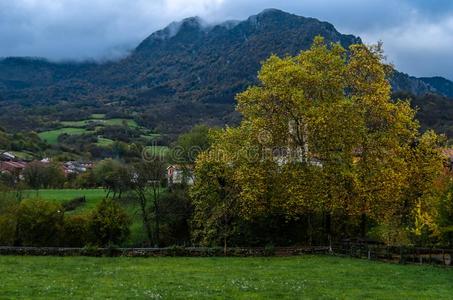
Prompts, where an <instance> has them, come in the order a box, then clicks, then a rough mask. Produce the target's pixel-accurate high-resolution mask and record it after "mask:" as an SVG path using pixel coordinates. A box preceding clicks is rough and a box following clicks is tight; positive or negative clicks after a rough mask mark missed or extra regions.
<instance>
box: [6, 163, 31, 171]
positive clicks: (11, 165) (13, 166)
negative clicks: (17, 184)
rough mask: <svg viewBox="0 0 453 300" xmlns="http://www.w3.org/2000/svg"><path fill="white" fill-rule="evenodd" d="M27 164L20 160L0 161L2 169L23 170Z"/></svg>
mask: <svg viewBox="0 0 453 300" xmlns="http://www.w3.org/2000/svg"><path fill="white" fill-rule="evenodd" d="M26 166H27V163H25V162H19V161H2V162H0V171H13V170H23V169H25V167H26Z"/></svg>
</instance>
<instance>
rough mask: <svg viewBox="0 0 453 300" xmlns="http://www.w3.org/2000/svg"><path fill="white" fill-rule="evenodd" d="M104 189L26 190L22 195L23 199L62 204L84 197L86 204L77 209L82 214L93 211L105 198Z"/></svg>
mask: <svg viewBox="0 0 453 300" xmlns="http://www.w3.org/2000/svg"><path fill="white" fill-rule="evenodd" d="M106 194H107V193H106V191H105V190H104V189H45V190H26V191H24V192H23V193H22V197H23V198H39V199H43V200H46V201H52V202H58V203H64V202H67V201H69V200H72V199H74V198H79V197H85V198H86V203H85V204H84V205H83V206H82V207H80V208H78V209H77V212H83V211H87V210H90V209H93V208H94V207H95V206H96V204H97V203H98V202H100V201H101V200H102V199H103V198H105V196H106Z"/></svg>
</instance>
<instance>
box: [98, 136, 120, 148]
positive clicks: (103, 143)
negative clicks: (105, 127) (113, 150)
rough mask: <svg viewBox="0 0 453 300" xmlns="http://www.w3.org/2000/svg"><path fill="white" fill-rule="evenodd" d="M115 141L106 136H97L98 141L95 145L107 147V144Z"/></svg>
mask: <svg viewBox="0 0 453 300" xmlns="http://www.w3.org/2000/svg"><path fill="white" fill-rule="evenodd" d="M114 142H115V141H113V140H111V139H106V138H103V137H98V141H97V143H96V145H98V146H100V147H108V146H111V145H112V144H113V143H114Z"/></svg>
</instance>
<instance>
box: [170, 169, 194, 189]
mask: <svg viewBox="0 0 453 300" xmlns="http://www.w3.org/2000/svg"><path fill="white" fill-rule="evenodd" d="M167 181H168V185H169V186H171V185H174V184H187V185H193V182H194V175H193V168H192V166H182V165H170V166H168V168H167Z"/></svg>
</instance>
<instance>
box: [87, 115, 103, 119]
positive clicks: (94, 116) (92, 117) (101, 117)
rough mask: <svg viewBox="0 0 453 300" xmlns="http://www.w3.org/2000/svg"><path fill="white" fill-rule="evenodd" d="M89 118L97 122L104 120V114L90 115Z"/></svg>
mask: <svg viewBox="0 0 453 300" xmlns="http://www.w3.org/2000/svg"><path fill="white" fill-rule="evenodd" d="M90 118H91V119H97V120H99V119H105V114H92V115H91V116H90Z"/></svg>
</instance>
